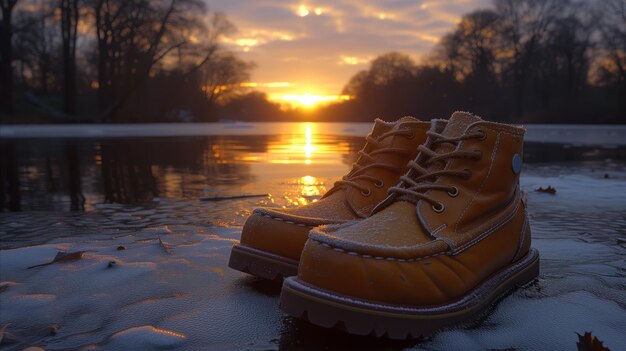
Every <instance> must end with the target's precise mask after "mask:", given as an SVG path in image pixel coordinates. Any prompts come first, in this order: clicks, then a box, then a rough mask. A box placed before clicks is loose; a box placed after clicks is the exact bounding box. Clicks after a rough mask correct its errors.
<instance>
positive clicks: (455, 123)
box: [441, 111, 482, 138]
mask: <svg viewBox="0 0 626 351" xmlns="http://www.w3.org/2000/svg"><path fill="white" fill-rule="evenodd" d="M478 121H482V119H481V118H480V117H478V116H474V115H473V114H471V113H468V112H461V111H457V112H455V113H453V114H452V117H450V119H449V120H448V124H447V125H446V127H445V128H444V130H443V132H442V133H441V134H442V135H443V136H446V137H449V138H456V137H458V136H461V135H462V134H463V132H465V129H467V127H468V126H469V125H470V124H472V123H474V122H478Z"/></svg>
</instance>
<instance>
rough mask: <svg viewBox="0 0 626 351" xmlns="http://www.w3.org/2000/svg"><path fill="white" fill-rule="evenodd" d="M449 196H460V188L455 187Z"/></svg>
mask: <svg viewBox="0 0 626 351" xmlns="http://www.w3.org/2000/svg"><path fill="white" fill-rule="evenodd" d="M448 195H450V197H457V196H459V188H457V187H455V186H453V187H452V190H450V191H448Z"/></svg>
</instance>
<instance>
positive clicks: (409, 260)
mask: <svg viewBox="0 0 626 351" xmlns="http://www.w3.org/2000/svg"><path fill="white" fill-rule="evenodd" d="M310 240H311V241H312V242H314V243H316V244H319V245H322V246H324V247H326V248H328V249H331V250H334V251H337V252H341V253H345V254H348V255H351V256H360V257H363V258H372V259H375V260H381V261H382V260H385V261H397V262H417V261H421V260H425V259H427V258H432V257H437V256H441V255H448V254H449V252H447V251H443V252H438V253H436V254H432V255H428V256H423V257H416V258H398V257H384V256H372V255H364V254H360V253H358V252H354V251H348V250H344V249H342V248H339V247H334V246H331V245H329V244H327V243H324V242H321V241H318V240H315V239H310Z"/></svg>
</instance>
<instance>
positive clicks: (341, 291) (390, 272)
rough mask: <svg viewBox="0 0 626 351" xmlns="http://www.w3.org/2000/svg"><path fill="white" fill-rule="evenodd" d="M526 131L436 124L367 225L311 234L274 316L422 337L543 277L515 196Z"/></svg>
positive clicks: (457, 121)
mask: <svg viewBox="0 0 626 351" xmlns="http://www.w3.org/2000/svg"><path fill="white" fill-rule="evenodd" d="M524 132H525V130H524V129H523V128H520V127H516V126H511V125H505V124H499V123H491V122H487V121H483V120H481V119H480V118H478V117H476V116H473V115H471V114H468V113H463V112H456V113H454V114H453V115H452V117H451V118H450V120H449V121H448V122H447V123H446V122H445V121H442V120H439V121H437V120H435V121H433V126H432V128H431V130H430V131H429V132H428V140H427V141H426V143H425V145H422V146H420V147H419V150H420V153H419V155H418V156H417V158H416V160H415V161H414V162H412V163H411V164H410V170H409V171H408V172H407V174H406V175H405V176H403V177H402V178H401V183H400V184H399V185H398V186H397V187H392V188H391V189H390V191H389V194H390V195H389V197H388V198H386V199H385V200H384V201H383V202H382V203H381V204H380V205H378V206H377V207H376V209H375V210H374V211H373V214H372V216H370V217H368V218H366V219H364V220H362V221H359V222H355V223H346V224H339V225H329V226H325V227H320V228H316V229H314V230H312V231H311V233H310V236H309V240H308V241H307V243H306V245H305V247H304V250H303V252H302V256H301V259H300V266H299V271H298V276H297V277H291V278H288V279H287V280H285V282H284V284H283V290H282V294H281V307H282V308H283V310H285V311H286V312H287V313H288V314H290V315H292V316H295V317H305V316H306V318H308V320H309V321H310V322H312V323H313V324H316V325H320V326H324V327H333V326H338V325H340V326H341V328H342V329H344V330H346V331H347V332H349V333H353V334H359V335H370V334H371V335H376V336H383V335H387V336H388V337H389V338H393V339H405V338H418V337H420V336H426V335H430V334H432V333H433V332H434V331H435V330H437V329H439V328H441V327H444V326H447V325H450V324H454V323H457V322H460V321H464V320H466V319H468V318H471V317H475V316H478V315H480V314H481V313H482V312H484V311H485V309H486V307H488V306H489V305H491V304H492V303H493V302H494V301H496V299H497V298H498V297H499V296H501V295H502V294H504V293H505V292H506V291H508V290H509V289H511V288H513V287H515V286H520V285H523V284H526V283H527V282H529V281H531V280H533V279H534V278H535V277H536V276H537V275H538V272H539V255H538V253H537V251H536V250H534V249H530V226H529V223H528V218H527V216H526V208H525V203H524V201H523V200H522V196H521V193H520V187H519V174H520V171H521V167H522V159H521V157H522V144H523V136H524Z"/></svg>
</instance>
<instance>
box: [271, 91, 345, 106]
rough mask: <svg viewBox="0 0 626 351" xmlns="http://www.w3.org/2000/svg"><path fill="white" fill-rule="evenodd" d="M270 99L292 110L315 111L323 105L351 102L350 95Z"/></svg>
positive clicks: (282, 96)
mask: <svg viewBox="0 0 626 351" xmlns="http://www.w3.org/2000/svg"><path fill="white" fill-rule="evenodd" d="M270 98H271V99H272V100H274V101H277V102H279V103H282V104H285V105H289V106H291V107H292V108H305V109H313V108H315V107H317V106H320V105H323V104H328V103H333V102H339V101H346V100H349V99H350V96H348V95H317V94H312V93H303V94H285V95H278V96H271V97H270Z"/></svg>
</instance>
